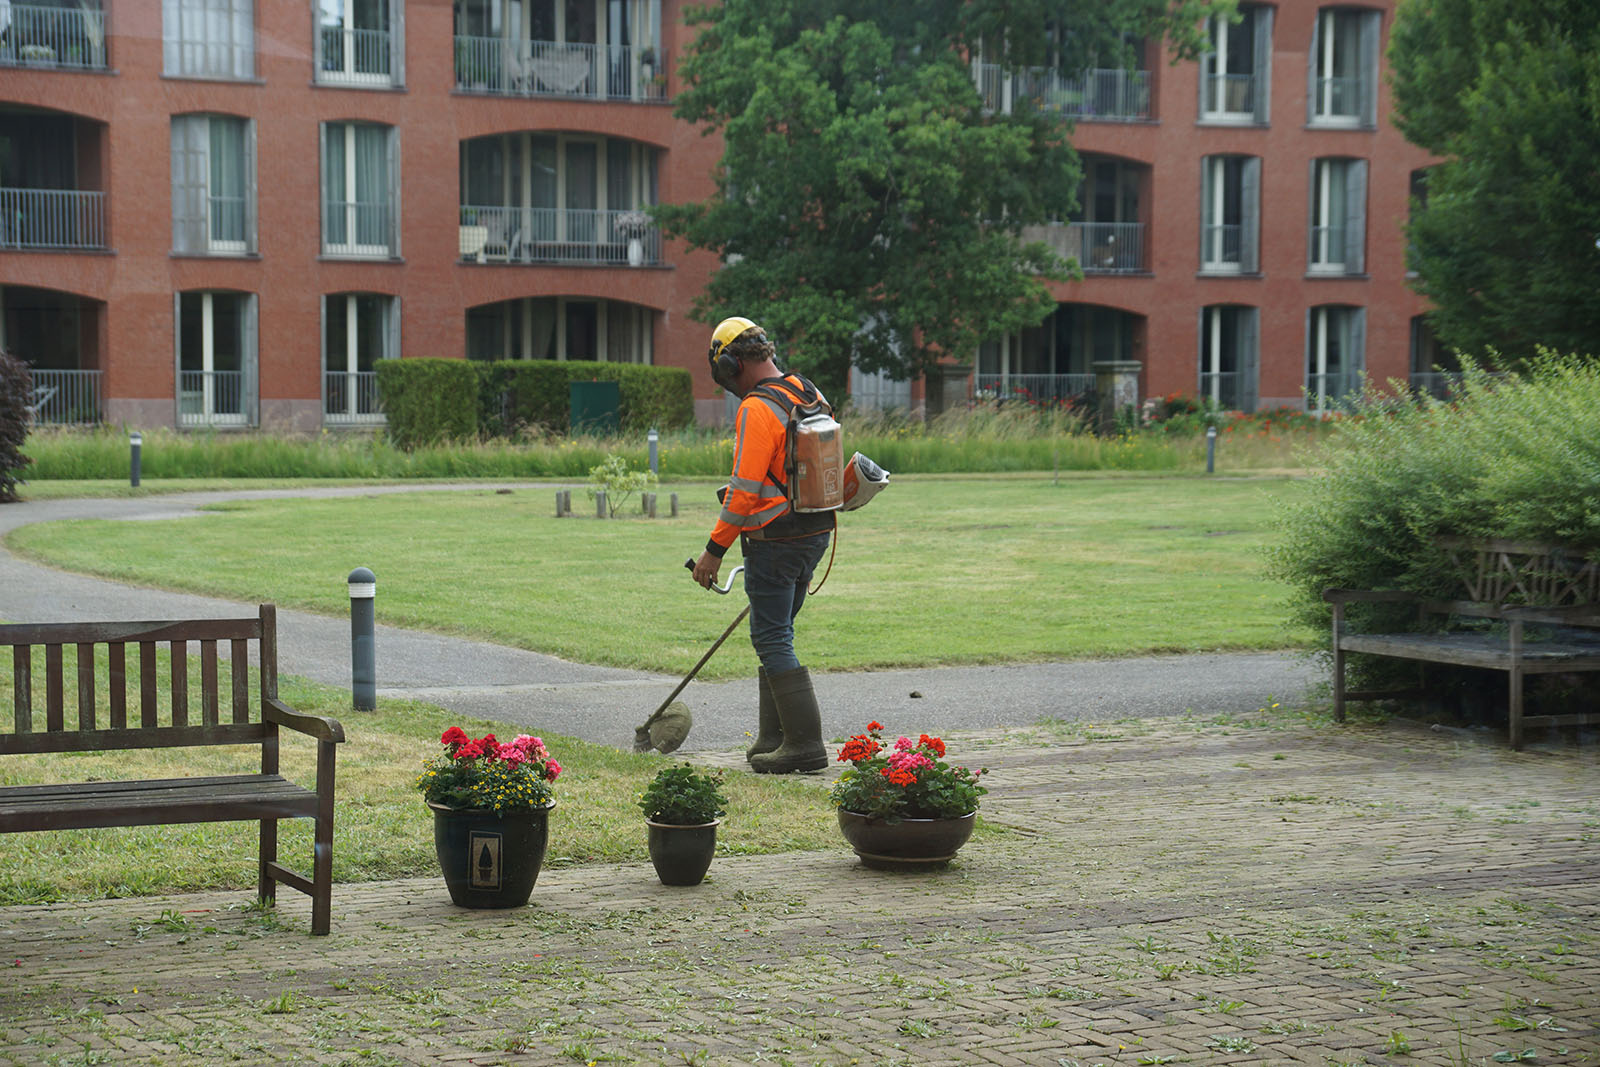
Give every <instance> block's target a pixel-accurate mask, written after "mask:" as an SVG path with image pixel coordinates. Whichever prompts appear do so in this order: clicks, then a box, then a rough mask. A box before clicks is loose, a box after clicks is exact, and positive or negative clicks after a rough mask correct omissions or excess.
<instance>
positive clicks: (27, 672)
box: [0, 604, 278, 753]
mask: <svg viewBox="0 0 1600 1067" xmlns="http://www.w3.org/2000/svg"><path fill="white" fill-rule="evenodd" d="M191 643H194V644H197V645H198V651H199V662H198V678H197V679H193V680H196V681H198V683H199V685H198V689H199V691H198V693H197V694H195V696H197V697H198V699H191V692H190V683H191V680H192V679H191V674H194V673H195V667H196V665H195V664H193V663H191V660H190V656H189V648H190V644H191ZM252 644H254V645H255V646H256V652H257V656H256V664H255V665H256V666H257V668H258V675H259V685H260V687H259V699H258V700H256V701H255V702H254V704H252V701H251V699H250V671H249V667H250V646H251V645H252ZM7 645H9V646H10V647H11V655H10V656H9V657H4V660H9V665H10V671H11V688H12V699H11V705H12V714H11V715H10V716H9V717H8V716H5V715H4V712H3V709H0V753H21V752H84V751H98V750H103V749H132V748H172V747H182V746H189V745H238V744H268V745H271V746H273V747H275V745H276V737H277V726H276V724H274V723H271V722H267V721H264V719H263V718H262V715H261V708H262V707H263V706H264V705H265V702H266V700H267V699H268V698H276V697H277V695H278V649H277V614H276V608H275V607H274V606H273V605H272V604H262V605H261V607H260V611H259V614H258V615H257V617H256V618H253V619H189V620H180V621H168V622H83V623H34V624H28V623H23V624H10V625H3V626H0V647H3V646H7ZM101 646H103V648H104V652H103V657H104V658H103V659H102V658H101V653H100V651H99V649H100V648H101ZM129 646H132V648H131V649H130V647H129ZM162 646H165V651H166V653H167V655H166V657H165V661H166V662H165V663H164V664H163V663H162V662H161V661H162V658H163V657H162V656H161V652H162V651H163V647H162ZM222 647H226V649H227V652H228V656H227V660H226V661H225V662H224V661H223V660H222V657H221V655H220V652H219V649H220V648H222ZM35 649H42V652H43V656H42V659H43V683H44V693H43V700H42V701H40V700H39V699H38V697H39V693H38V688H39V686H38V679H37V677H36V675H37V673H38V672H37V671H36V670H35V667H36V663H35V659H36V654H35ZM0 656H3V653H0ZM68 659H72V660H74V662H73V664H72V666H71V669H70V671H69V670H68V668H67V666H66V662H67V660H68ZM102 665H103V666H102ZM163 667H165V668H166V674H167V679H166V685H165V686H163V685H161V677H160V676H161V673H162V668H163ZM4 669H5V666H4V662H3V660H0V671H3V670H4ZM130 669H131V672H132V674H133V676H134V677H135V678H136V679H137V684H136V685H135V686H132V687H130V685H129V678H130ZM224 675H226V676H227V677H226V679H225V680H224V679H223V676H224ZM69 683H71V688H73V689H75V693H74V694H73V697H74V698H73V699H71V700H69V699H68V695H67V693H68V689H69ZM224 684H225V685H226V689H227V693H226V694H224V693H223V692H222V689H223V686H224ZM101 688H103V689H104V690H105V692H106V694H107V701H106V706H105V707H104V708H102V707H100V706H99V703H100V702H99V700H98V692H97V691H98V690H99V689H101ZM130 688H131V689H132V696H133V697H134V698H135V699H134V700H131V701H130ZM35 704H38V705H39V707H37V708H36V707H35ZM8 718H9V720H10V721H9V722H7V719H8Z"/></svg>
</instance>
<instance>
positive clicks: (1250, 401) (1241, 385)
mask: <svg viewBox="0 0 1600 1067" xmlns="http://www.w3.org/2000/svg"><path fill="white" fill-rule="evenodd" d="M1229 314H1232V315H1233V316H1234V317H1235V319H1234V324H1233V333H1234V347H1233V349H1232V350H1231V351H1229V350H1226V349H1225V347H1224V345H1223V341H1222V330H1223V320H1224V317H1225V316H1226V315H1229ZM1199 341H1200V344H1199V359H1198V366H1199V380H1198V386H1197V389H1198V394H1199V395H1200V396H1201V397H1203V398H1205V399H1208V400H1210V401H1211V402H1212V403H1214V404H1218V405H1220V404H1221V403H1222V379H1223V376H1225V375H1228V374H1232V375H1233V376H1234V388H1233V390H1232V392H1233V399H1235V400H1236V401H1237V405H1236V407H1235V410H1238V411H1247V412H1248V411H1254V410H1255V409H1256V404H1257V402H1258V399H1259V386H1260V377H1261V357H1260V349H1261V311H1260V309H1259V308H1254V307H1250V306H1248V305H1243V304H1209V305H1207V306H1205V307H1203V308H1201V309H1200V337H1199ZM1225 356H1227V357H1231V358H1230V359H1229V360H1227V361H1225V360H1224V357H1225ZM1225 362H1232V364H1233V369H1232V370H1225V369H1224V366H1225Z"/></svg>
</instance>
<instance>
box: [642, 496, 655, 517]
mask: <svg viewBox="0 0 1600 1067" xmlns="http://www.w3.org/2000/svg"><path fill="white" fill-rule="evenodd" d="M644 513H645V514H646V515H648V516H650V517H651V518H652V519H653V518H655V517H656V495H655V494H654V493H646V494H645V495H644Z"/></svg>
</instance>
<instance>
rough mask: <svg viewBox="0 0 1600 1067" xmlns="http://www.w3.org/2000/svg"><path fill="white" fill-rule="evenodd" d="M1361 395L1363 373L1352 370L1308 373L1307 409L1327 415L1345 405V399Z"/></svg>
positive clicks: (1317, 413)
mask: <svg viewBox="0 0 1600 1067" xmlns="http://www.w3.org/2000/svg"><path fill="white" fill-rule="evenodd" d="M1360 395H1361V375H1360V374H1357V373H1355V372H1350V371H1334V372H1331V373H1328V374H1307V375H1306V410H1307V411H1309V412H1311V413H1313V414H1316V415H1325V414H1327V413H1329V412H1330V411H1339V410H1342V409H1343V408H1344V407H1345V401H1346V400H1348V399H1354V398H1356V397H1359V396H1360Z"/></svg>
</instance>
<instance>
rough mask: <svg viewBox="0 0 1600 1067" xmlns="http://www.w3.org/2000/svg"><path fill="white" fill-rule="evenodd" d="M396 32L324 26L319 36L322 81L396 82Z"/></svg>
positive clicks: (321, 82)
mask: <svg viewBox="0 0 1600 1067" xmlns="http://www.w3.org/2000/svg"><path fill="white" fill-rule="evenodd" d="M394 43H395V35H394V34H392V33H390V32H389V31H388V30H375V29H357V28H354V27H350V26H337V25H335V26H323V27H321V32H320V33H319V34H318V38H317V83H318V84H319V85H354V86H379V87H383V86H389V85H393V84H394V66H395V63H394V57H393V56H394V53H393V50H394Z"/></svg>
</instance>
